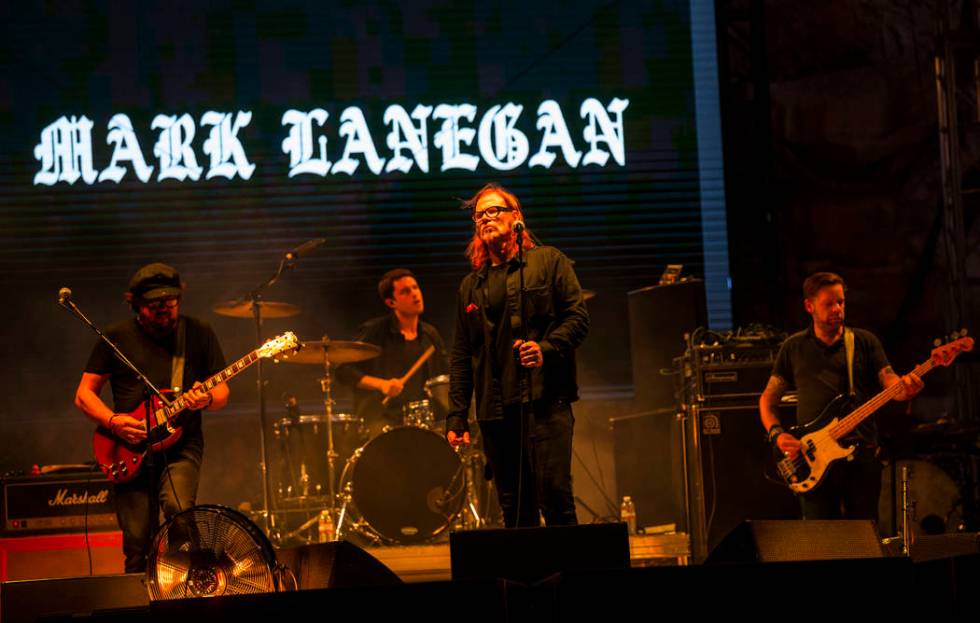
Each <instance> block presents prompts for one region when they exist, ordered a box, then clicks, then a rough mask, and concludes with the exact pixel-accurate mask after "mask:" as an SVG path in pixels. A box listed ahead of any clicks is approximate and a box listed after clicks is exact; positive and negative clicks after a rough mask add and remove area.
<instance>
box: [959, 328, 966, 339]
mask: <svg viewBox="0 0 980 623" xmlns="http://www.w3.org/2000/svg"><path fill="white" fill-rule="evenodd" d="M960 337H966V327H964V328H962V329H960Z"/></svg>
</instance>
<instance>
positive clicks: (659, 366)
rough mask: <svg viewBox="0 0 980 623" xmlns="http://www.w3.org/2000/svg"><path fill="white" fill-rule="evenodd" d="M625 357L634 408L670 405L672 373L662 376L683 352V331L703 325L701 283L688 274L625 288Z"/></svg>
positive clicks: (705, 319) (704, 309)
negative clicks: (681, 279) (630, 372)
mask: <svg viewBox="0 0 980 623" xmlns="http://www.w3.org/2000/svg"><path fill="white" fill-rule="evenodd" d="M628 296H629V314H630V348H631V352H630V358H631V360H632V362H633V391H634V402H633V404H634V406H635V408H636V410H637V411H649V410H653V409H664V408H668V407H674V406H675V405H676V404H677V401H676V399H675V397H674V394H675V386H676V383H675V380H676V379H675V378H674V377H673V376H664V375H663V374H661V370H664V369H670V367H671V366H672V365H673V359H674V357H679V356H680V355H683V354H684V351H685V350H686V349H687V345H686V344H685V343H684V334H685V333H691V332H693V331H694V329H697V328H698V327H702V326H705V325H707V323H708V312H707V307H706V305H705V298H704V282H702V281H701V280H700V279H692V280H690V281H685V282H682V283H675V284H671V285H665V286H650V287H648V288H641V289H639V290H633V291H632V292H630V293H629V295H628Z"/></svg>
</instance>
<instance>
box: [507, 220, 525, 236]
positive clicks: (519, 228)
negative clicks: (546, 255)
mask: <svg viewBox="0 0 980 623" xmlns="http://www.w3.org/2000/svg"><path fill="white" fill-rule="evenodd" d="M510 228H511V229H512V230H513V231H514V233H515V234H523V233H524V221H514V224H513V225H511V226H510Z"/></svg>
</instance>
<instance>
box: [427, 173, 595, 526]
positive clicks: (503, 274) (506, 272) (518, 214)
mask: <svg viewBox="0 0 980 623" xmlns="http://www.w3.org/2000/svg"><path fill="white" fill-rule="evenodd" d="M463 207H464V208H465V209H468V210H469V211H470V213H471V216H472V219H473V223H474V232H473V238H472V239H471V240H470V243H469V246H468V247H467V256H468V257H469V259H470V266H471V268H472V271H473V272H471V273H470V274H469V275H467V276H466V277H465V278H464V279H463V282H462V284H461V285H460V287H459V291H458V293H457V300H456V308H457V309H456V334H455V337H454V340H453V347H452V353H451V361H450V390H449V393H450V411H449V415H448V417H447V419H446V431H447V432H446V437H447V439H448V440H449V443H451V444H453V445H459V444H462V443H469V440H470V431H469V426H468V422H467V412H468V411H469V407H470V402H471V400H472V398H473V396H474V393H475V398H476V414H477V422H478V424H479V426H480V433H481V435H482V439H483V444H484V451H485V452H486V455H487V459H488V461H489V464H490V468H491V470H492V472H493V478H494V480H495V482H496V486H497V494H498V497H499V499H500V506H501V508H502V510H503V512H504V523H505V525H506V526H507V527H518V526H538V525H540V523H541V521H540V517H541V515H543V516H544V520H545V522H546V524H547V525H571V524H575V523H577V520H576V517H575V502H574V498H573V496H572V476H571V463H572V430H573V426H574V422H575V419H574V417H573V415H572V407H571V403H572V402H574V401H576V400H578V386H577V385H576V380H575V349H576V348H578V347H579V345H581V344H582V342H583V340H585V337H586V335H587V334H588V331H589V315H588V312H587V311H586V308H585V299H584V298H583V296H582V289H581V287H580V286H579V282H578V278H577V277H576V276H575V271H574V270H573V269H572V262H571V261H570V260H569V259H568V258H567V257H566V256H565V255H564V254H562V253H561V252H560V251H558V250H557V249H555V248H554V247H549V246H543V245H540V244H537V243H536V242H535V240H534V236H533V234H531V231H530V230H529V229H526V228H525V227H524V215H523V211H522V209H521V204H520V202H519V201H518V199H517V197H516V196H514V194H512V193H510V192H508V191H507V190H506V189H505V188H503V187H502V186H499V185H497V184H487V185H486V186H484V187H483V188H481V189H480V191H479V192H477V193H476V195H474V196H473V197H472V198H471V199H469V200H468V201H466V202H464V204H463ZM518 223H519V225H518ZM518 230H520V231H518ZM518 236H522V237H523V238H522V240H521V242H522V244H521V246H522V248H523V257H524V261H523V278H524V292H523V298H524V300H523V305H522V300H521V298H522V292H521V288H520V283H521V272H522V270H521V268H522V266H521V262H520V261H519V256H518V242H519V238H518ZM522 307H523V314H522ZM522 315H523V319H524V322H523V327H525V328H526V332H527V335H526V340H523V339H521V330H522V322H521V319H522Z"/></svg>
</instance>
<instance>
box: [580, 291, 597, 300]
mask: <svg viewBox="0 0 980 623" xmlns="http://www.w3.org/2000/svg"><path fill="white" fill-rule="evenodd" d="M582 298H584V299H585V300H586V301H587V300H589V299H594V298H595V290H584V289H583V290H582Z"/></svg>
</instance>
